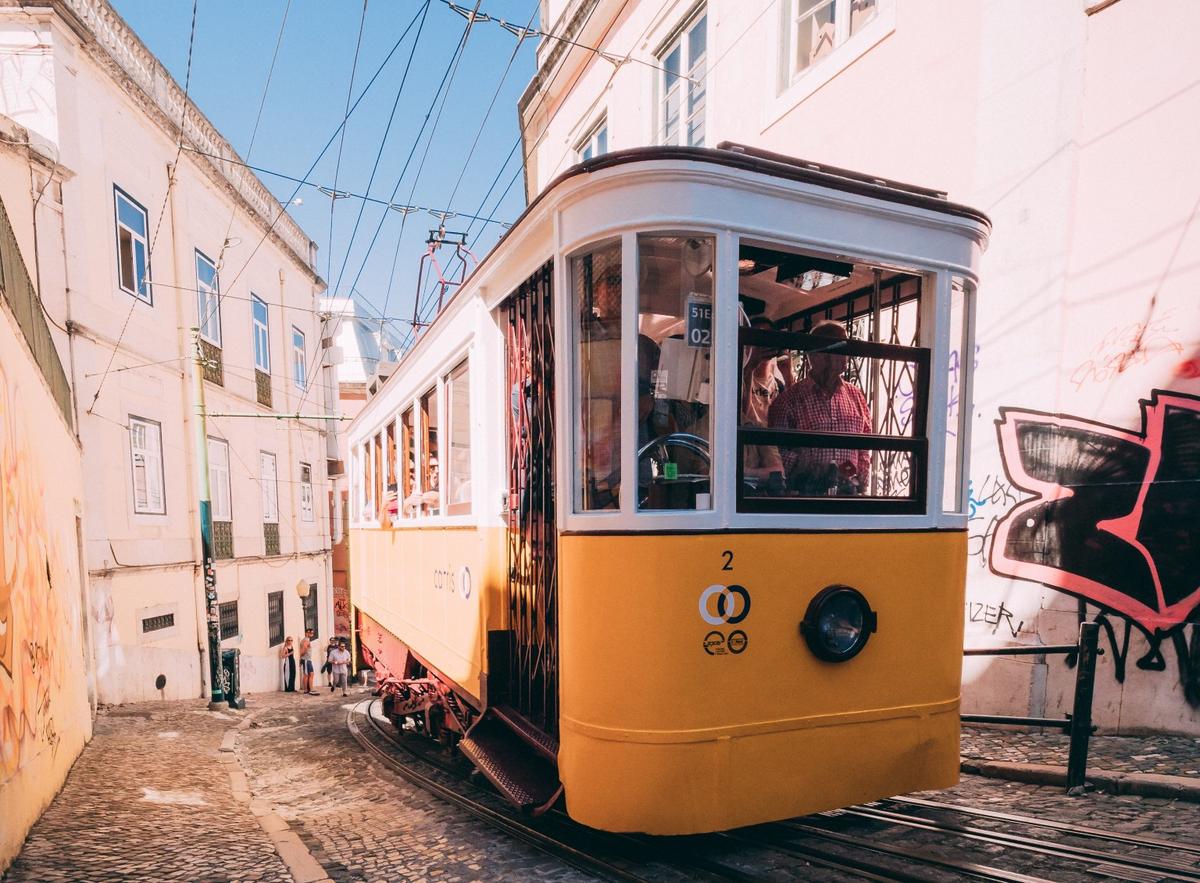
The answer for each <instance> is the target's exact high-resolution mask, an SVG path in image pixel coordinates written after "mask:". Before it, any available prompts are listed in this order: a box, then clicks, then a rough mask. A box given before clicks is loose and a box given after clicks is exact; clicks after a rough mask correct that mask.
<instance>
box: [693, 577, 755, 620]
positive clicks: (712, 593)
mask: <svg viewBox="0 0 1200 883" xmlns="http://www.w3.org/2000/svg"><path fill="white" fill-rule="evenodd" d="M749 615H750V593H749V592H747V591H746V590H745V588H743V587H742V586H721V585H714V586H709V587H708V588H707V589H705V590H704V591H703V592H701V593H700V618H701V619H703V620H704V621H705V622H706V623H708V624H709V625H725V624H728V625H737V624H738V623H739V622H741V621H742V620H744V619H745V618H746V617H747V616H749Z"/></svg>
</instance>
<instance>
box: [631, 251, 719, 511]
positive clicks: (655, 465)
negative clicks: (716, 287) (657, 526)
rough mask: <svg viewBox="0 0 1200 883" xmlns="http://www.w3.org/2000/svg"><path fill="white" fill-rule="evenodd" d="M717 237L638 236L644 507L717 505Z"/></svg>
mask: <svg viewBox="0 0 1200 883" xmlns="http://www.w3.org/2000/svg"><path fill="white" fill-rule="evenodd" d="M713 245H714V243H713V240H712V239H711V238H709V237H703V236H659V235H654V236H639V237H638V280H639V283H638V346H637V394H638V397H637V401H638V415H637V421H638V433H637V464H638V497H637V499H638V508H639V509H641V510H651V509H676V510H678V509H684V510H696V509H709V508H711V506H712V493H711V489H710V478H711V472H712V457H711V439H712V426H711V414H710V403H711V401H712V383H711V378H710V368H711V359H712V345H713V339H712V334H713V321H712V319H713V298H712V293H713V258H712V256H713Z"/></svg>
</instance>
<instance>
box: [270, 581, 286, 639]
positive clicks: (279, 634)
mask: <svg viewBox="0 0 1200 883" xmlns="http://www.w3.org/2000/svg"><path fill="white" fill-rule="evenodd" d="M267 641H268V646H271V647H276V646H278V645H279V644H282V643H283V592H267Z"/></svg>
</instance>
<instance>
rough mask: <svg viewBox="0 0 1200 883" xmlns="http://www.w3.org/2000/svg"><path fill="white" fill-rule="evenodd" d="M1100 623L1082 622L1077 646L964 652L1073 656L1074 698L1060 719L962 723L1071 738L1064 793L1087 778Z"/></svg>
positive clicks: (986, 717)
mask: <svg viewBox="0 0 1200 883" xmlns="http://www.w3.org/2000/svg"><path fill="white" fill-rule="evenodd" d="M1099 641H1100V623H1098V622H1085V623H1081V624H1080V626H1079V641H1078V643H1076V644H1042V645H1038V646H1026V647H986V648H979V649H973V650H964V651H963V656H1046V655H1053V654H1060V655H1064V656H1075V657H1076V664H1075V699H1074V702H1073V704H1072V708H1071V712H1070V713H1069V714H1067V715H1066V716H1065V717H1062V718H1052V717H1014V716H1009V715H1002V714H964V715H961V720H962V722H963V723H965V724H1009V725H1015V726H1025V727H1049V728H1053V729H1059V730H1062V731H1063V732H1064V733H1067V734H1069V735H1070V737H1071V747H1070V752H1069V755H1068V757H1067V793H1068V794H1080V793H1082V792H1083V787H1084V782H1085V780H1086V778H1087V759H1088V745H1089V740H1090V739H1091V735H1092V732H1093V731H1094V730H1095V727H1093V726H1092V693H1093V691H1094V688H1095V685H1096V657H1097V656H1099V655H1100V654H1101V653H1103V652H1104V651H1103V650H1100V649H1099Z"/></svg>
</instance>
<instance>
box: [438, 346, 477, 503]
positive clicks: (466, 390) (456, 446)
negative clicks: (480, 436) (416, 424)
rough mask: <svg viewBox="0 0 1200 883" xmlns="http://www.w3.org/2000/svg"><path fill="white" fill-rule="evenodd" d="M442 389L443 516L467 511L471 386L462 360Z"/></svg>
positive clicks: (469, 465) (468, 500)
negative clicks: (444, 463)
mask: <svg viewBox="0 0 1200 883" xmlns="http://www.w3.org/2000/svg"><path fill="white" fill-rule="evenodd" d="M444 387H445V390H446V411H445V413H446V444H447V445H448V446H449V450H448V452H447V456H446V460H447V462H446V477H445V479H444V480H445V482H446V513H447V514H449V515H465V514H467V513H469V512H470V511H471V390H470V387H471V384H470V375H469V374H468V373H467V363H466V361H463V362H462V363H460V364H459V365H458V366H457V367H456V368H455V369H454V370H453V371H451V372H450V373H449V374H448V375H447V376H446V380H445V384H444Z"/></svg>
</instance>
